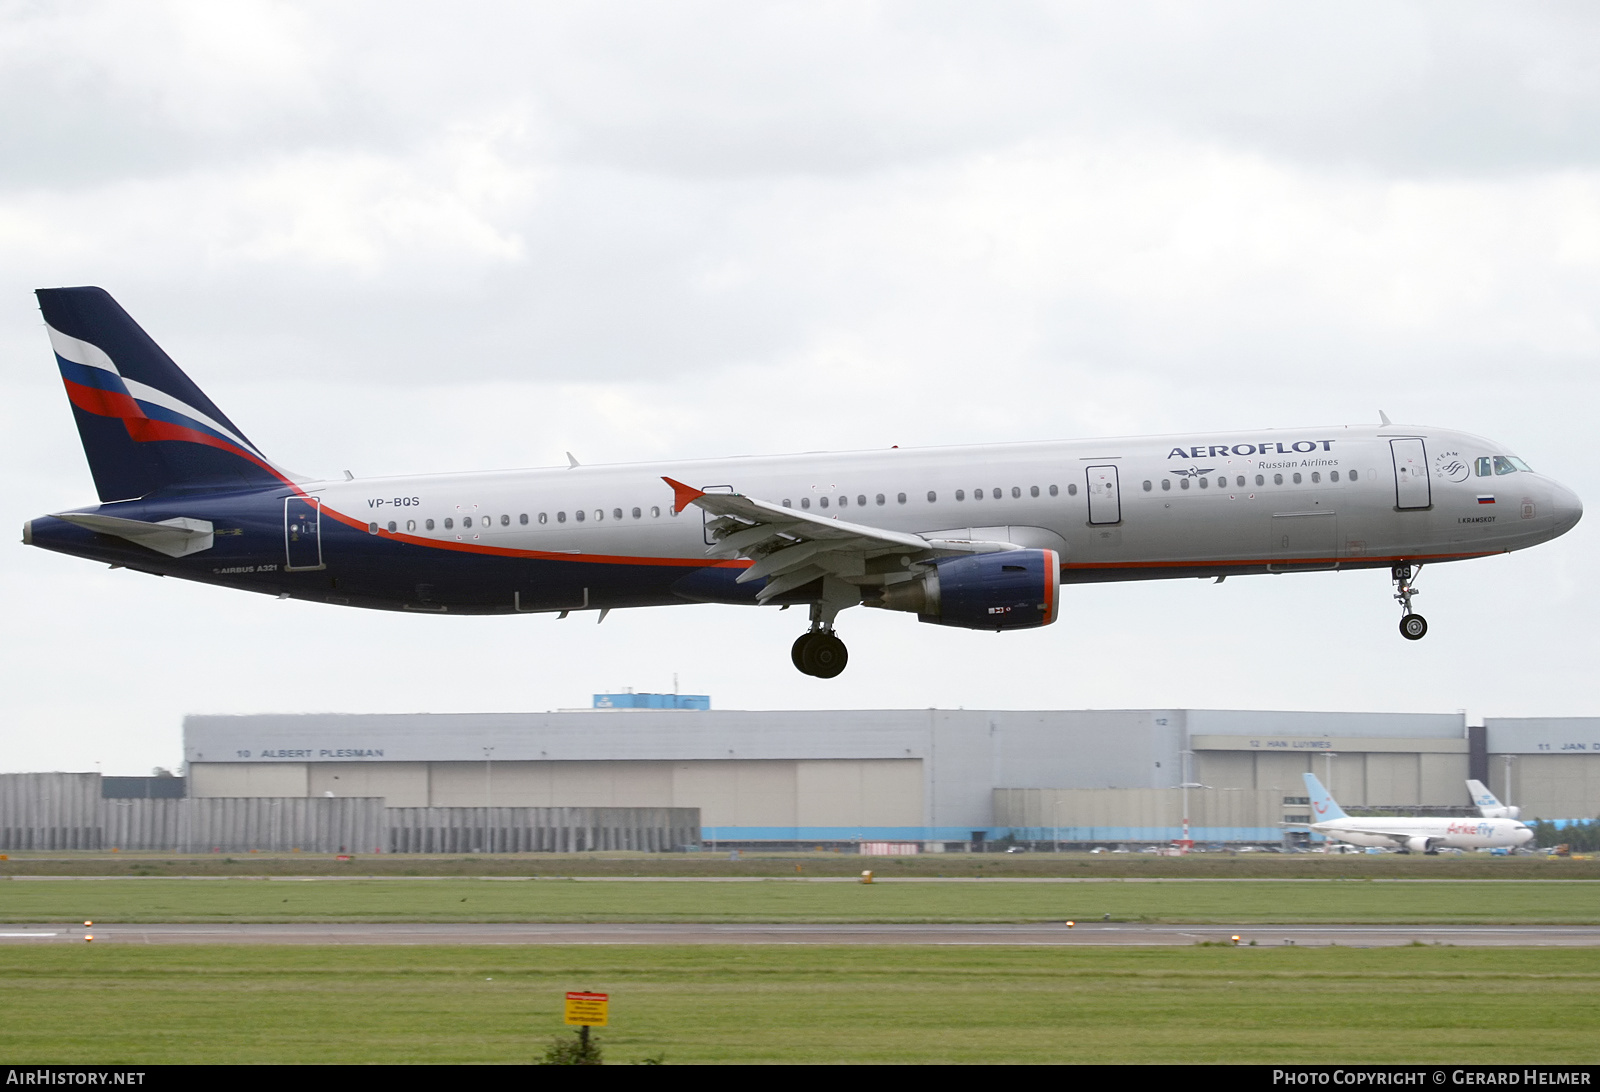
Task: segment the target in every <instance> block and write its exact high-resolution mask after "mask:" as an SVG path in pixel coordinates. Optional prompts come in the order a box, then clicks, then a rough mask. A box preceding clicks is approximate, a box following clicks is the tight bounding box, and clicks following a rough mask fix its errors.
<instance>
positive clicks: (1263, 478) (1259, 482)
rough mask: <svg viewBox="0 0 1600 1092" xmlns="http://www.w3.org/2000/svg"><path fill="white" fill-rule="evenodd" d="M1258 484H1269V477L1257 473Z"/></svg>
mask: <svg viewBox="0 0 1600 1092" xmlns="http://www.w3.org/2000/svg"><path fill="white" fill-rule="evenodd" d="M1256 484H1257V485H1266V484H1267V479H1266V478H1265V477H1264V476H1262V475H1260V474H1257V475H1256Z"/></svg>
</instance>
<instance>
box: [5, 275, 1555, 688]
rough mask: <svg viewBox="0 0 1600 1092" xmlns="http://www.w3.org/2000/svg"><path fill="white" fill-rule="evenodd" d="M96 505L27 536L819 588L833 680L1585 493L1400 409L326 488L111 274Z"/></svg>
mask: <svg viewBox="0 0 1600 1092" xmlns="http://www.w3.org/2000/svg"><path fill="white" fill-rule="evenodd" d="M37 294H38V299H39V305H40V309H41V310H42V312H43V314H44V320H45V323H46V325H47V327H48V332H49V337H50V343H51V345H52V346H53V348H54V350H55V357H56V364H57V366H58V367H59V369H60V371H61V377H62V380H63V381H64V383H65V385H66V391H67V397H68V399H69V401H70V402H71V406H72V415H73V418H74V420H75V421H76V423H77V427H78V433H79V436H80V438H81V439H82V441H83V448H84V452H85V454H86V455H87V456H88V460H89V467H90V470H91V472H92V474H93V477H94V483H95V488H96V491H97V492H98V493H99V498H100V503H99V504H96V505H89V506H86V507H81V508H74V509H71V510H67V511H61V512H56V513H54V514H52V515H48V516H41V517H39V518H37V519H34V520H32V521H30V522H29V523H27V524H26V525H25V526H24V528H23V541H24V542H25V543H28V544H30V545H33V546H38V547H42V548H44V549H47V550H54V551H58V552H60V553H65V554H71V555H73V556H76V557H82V558H88V559H91V560H94V561H100V562H105V563H108V564H110V565H112V566H116V567H122V568H128V569H135V570H139V571H143V572H147V573H156V574H160V575H164V576H174V577H181V578H183V579H188V580H198V581H202V582H205V583H209V584H218V585H223V586H226V587H230V588H238V589H240V590H243V591H253V592H260V593H263V594H266V595H274V596H279V597H282V598H289V599H304V600H310V601H313V602H319V603H332V604H338V605H341V606H352V607H371V608H377V609H383V610H404V611H422V612H429V613H435V614H444V615H453V614H464V615H479V614H513V613H544V612H556V613H559V614H561V615H563V616H565V615H566V614H568V613H569V612H572V611H584V610H588V611H598V612H599V616H600V618H602V619H603V618H604V617H605V614H606V612H608V611H611V610H614V609H619V608H622V607H653V606H664V605H667V604H681V603H730V604H766V605H773V606H787V605H796V606H804V607H807V608H809V612H810V626H809V628H808V629H807V630H806V632H804V633H802V634H801V635H800V637H799V638H798V639H797V640H796V641H795V643H794V647H793V649H792V658H793V661H794V664H795V666H796V667H797V668H799V669H800V670H801V671H802V672H804V673H806V674H808V675H813V676H817V677H819V678H832V677H833V676H835V675H838V674H839V672H840V671H842V670H843V669H844V666H845V662H846V657H847V653H846V650H845V646H844V643H843V642H842V641H841V640H840V639H839V636H838V634H837V633H836V632H835V620H836V619H837V617H838V615H839V613H840V612H841V611H843V610H844V609H846V608H848V607H854V606H858V605H859V606H866V607H875V608H878V609H881V610H892V611H905V612H907V613H910V614H915V615H916V616H917V618H918V619H919V620H920V621H922V622H928V623H932V624H935V625H943V626H955V627H960V628H965V629H975V630H1018V629H1032V628H1037V627H1040V626H1047V625H1049V624H1051V623H1052V622H1054V621H1055V620H1056V619H1057V618H1058V617H1059V616H1060V610H1061V602H1060V598H1059V585H1060V584H1062V583H1067V584H1073V583H1082V582H1089V581H1112V580H1151V579H1161V578H1170V577H1211V578H1216V579H1217V580H1221V579H1223V578H1224V577H1227V576H1236V575H1244V574H1249V573H1286V572H1307V571H1314V570H1326V569H1388V570H1389V572H1390V578H1391V581H1392V582H1393V585H1394V588H1395V591H1394V598H1395V599H1396V600H1397V601H1398V603H1399V605H1400V611H1401V618H1400V631H1401V633H1402V634H1403V635H1404V636H1405V637H1406V638H1408V639H1410V640H1417V639H1419V638H1421V637H1422V636H1423V634H1425V633H1426V632H1427V622H1426V621H1425V620H1424V619H1423V617H1422V616H1421V615H1420V614H1418V613H1416V612H1415V611H1414V610H1413V609H1412V597H1413V596H1414V595H1415V594H1416V593H1417V588H1416V586H1415V583H1414V580H1415V576H1416V574H1417V572H1418V570H1419V569H1420V568H1421V566H1422V565H1424V564H1431V563H1433V562H1440V561H1459V560H1462V559H1465V558H1473V557H1484V556H1486V555H1489V554H1498V553H1503V552H1506V551H1509V550H1519V549H1522V548H1524V547H1528V546H1534V545H1537V544H1538V543H1541V542H1545V541H1548V540H1549V539H1552V538H1555V537H1556V536H1557V535H1561V534H1564V533H1565V532H1566V531H1568V530H1570V529H1571V528H1572V526H1573V525H1574V524H1576V523H1577V521H1578V519H1579V517H1580V516H1581V514H1582V506H1581V505H1580V503H1579V501H1578V498H1577V497H1576V496H1575V495H1574V494H1573V493H1572V491H1571V490H1569V489H1567V488H1566V487H1565V486H1563V485H1561V484H1560V483H1558V482H1556V481H1554V480H1552V479H1551V478H1549V477H1546V476H1545V475H1543V474H1540V473H1536V472H1535V471H1534V470H1533V469H1532V468H1531V467H1530V466H1528V464H1527V463H1525V462H1523V461H1522V460H1521V459H1519V458H1518V457H1517V456H1516V455H1515V454H1514V453H1513V452H1512V451H1511V450H1510V448H1508V447H1507V446H1506V445H1504V444H1501V443H1497V442H1495V441H1493V440H1487V439H1483V438H1481V437H1478V436H1472V435H1468V434H1466V433H1462V432H1453V431H1450V430H1447V429H1440V428H1418V427H1414V426H1405V425H1396V424H1391V423H1390V422H1389V421H1388V419H1387V418H1385V419H1384V420H1383V423H1382V424H1380V425H1345V426H1333V427H1317V428H1297V429H1279V430H1271V431H1263V432H1228V433H1221V434H1214V435H1199V434H1194V435H1191V434H1184V435H1178V436H1160V437H1143V438H1135V439H1097V440H1073V441H1056V442H1048V443H1008V444H998V445H990V446H972V447H947V448H928V449H921V450H912V449H904V448H891V449H887V450H878V451H857V452H847V453H841V454H805V455H780V456H768V457H754V458H737V459H719V460H715V461H702V462H694V461H687V460H685V461H677V462H672V463H666V464H661V465H654V466H651V465H642V464H631V465H608V466H587V465H579V464H578V462H577V460H575V459H573V458H572V457H571V456H570V455H569V456H568V464H569V465H567V466H561V467H551V468H541V469H532V470H512V471H500V472H494V473H473V474H448V475H437V476H430V477H393V478H369V479H353V478H351V477H350V476H349V475H348V474H346V475H345V477H344V478H342V479H339V478H334V479H324V478H312V477H307V476H305V475H302V474H296V473H292V472H290V471H288V470H286V469H284V468H283V467H282V466H281V465H280V464H278V463H277V462H275V461H273V460H272V459H270V458H269V457H268V456H267V455H266V454H265V453H263V452H262V451H260V450H259V449H258V448H257V447H256V446H255V445H254V444H252V443H251V442H250V441H249V439H247V438H246V436H245V434H244V431H243V430H242V429H240V428H239V426H238V425H236V424H234V423H233V421H232V420H231V419H230V418H229V417H228V416H227V415H226V414H224V413H223V412H222V410H221V409H220V408H218V407H217V406H216V405H215V404H214V403H213V402H212V401H211V400H210V399H209V398H207V397H206V396H205V394H203V393H202V392H201V390H200V388H199V387H197V386H196V385H195V384H194V383H193V382H192V381H191V380H190V379H189V377H188V376H186V375H185V374H184V373H183V372H182V371H181V370H179V368H178V366H177V365H176V364H174V363H173V361H172V360H171V359H170V358H169V357H168V356H167V355H166V353H164V352H162V350H161V349H160V348H159V347H158V346H157V345H156V343H155V342H154V341H152V340H151V339H150V337H149V336H148V335H147V334H146V333H145V332H144V330H142V329H141V328H140V327H139V326H138V325H137V324H136V323H135V322H134V321H133V319H132V318H130V317H129V316H128V314H127V313H126V312H124V311H123V309H122V308H121V307H120V306H118V305H117V303H116V302H115V301H114V300H113V299H112V298H111V297H110V296H109V295H108V294H107V293H106V292H104V291H103V290H101V289H99V288H53V289H41V290H40V291H39V292H38V293H37Z"/></svg>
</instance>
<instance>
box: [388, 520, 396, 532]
mask: <svg viewBox="0 0 1600 1092" xmlns="http://www.w3.org/2000/svg"><path fill="white" fill-rule="evenodd" d="M389 530H390V531H391V532H393V531H395V530H398V528H396V527H395V525H394V520H390V521H389Z"/></svg>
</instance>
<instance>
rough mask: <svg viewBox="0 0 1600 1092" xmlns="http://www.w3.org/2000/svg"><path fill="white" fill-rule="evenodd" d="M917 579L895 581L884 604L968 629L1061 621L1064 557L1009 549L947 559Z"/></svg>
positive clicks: (922, 618) (922, 619)
mask: <svg viewBox="0 0 1600 1092" xmlns="http://www.w3.org/2000/svg"><path fill="white" fill-rule="evenodd" d="M930 564H931V565H932V566H933V567H932V568H931V569H929V570H927V571H926V572H923V573H921V574H920V575H918V576H917V577H915V578H913V579H911V580H907V581H902V582H901V583H899V584H891V585H889V586H888V587H886V588H885V589H884V591H883V597H882V599H881V600H880V603H881V604H882V605H883V606H884V607H886V608H887V609H889V610H904V611H915V612H916V614H917V621H919V622H931V623H933V624H934V625H937V626H960V627H961V628H962V629H993V630H1002V629H1033V628H1035V627H1037V626H1048V625H1049V624H1050V623H1051V622H1054V621H1055V620H1056V613H1057V603H1058V602H1059V591H1060V584H1061V555H1060V554H1058V553H1056V551H1054V550H1004V551H1001V552H999V553H993V554H968V555H965V556H961V557H942V558H939V559H938V560H937V561H933V562H930Z"/></svg>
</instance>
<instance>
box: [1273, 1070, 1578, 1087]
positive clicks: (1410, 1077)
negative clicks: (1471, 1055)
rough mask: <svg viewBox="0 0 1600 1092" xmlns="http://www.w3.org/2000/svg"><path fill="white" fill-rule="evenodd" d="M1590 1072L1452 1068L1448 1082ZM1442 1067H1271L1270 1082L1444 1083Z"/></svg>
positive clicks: (1574, 1076) (1573, 1077) (1516, 1080)
mask: <svg viewBox="0 0 1600 1092" xmlns="http://www.w3.org/2000/svg"><path fill="white" fill-rule="evenodd" d="M1590 1076H1591V1073H1590V1072H1589V1071H1588V1070H1584V1069H1521V1070H1517V1069H1452V1070H1450V1076H1449V1081H1450V1083H1451V1084H1502V1085H1506V1084H1516V1085H1523V1084H1528V1085H1552V1084H1565V1085H1584V1086H1588V1085H1589V1084H1590V1080H1589V1078H1590ZM1445 1080H1446V1077H1445V1071H1444V1070H1442V1069H1434V1070H1427V1069H1417V1070H1384V1069H1379V1070H1365V1069H1333V1070H1327V1069H1322V1070H1315V1069H1313V1070H1287V1069H1274V1070H1273V1071H1272V1083H1273V1084H1282V1085H1295V1084H1337V1085H1363V1084H1375V1085H1426V1084H1444V1083H1445Z"/></svg>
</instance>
